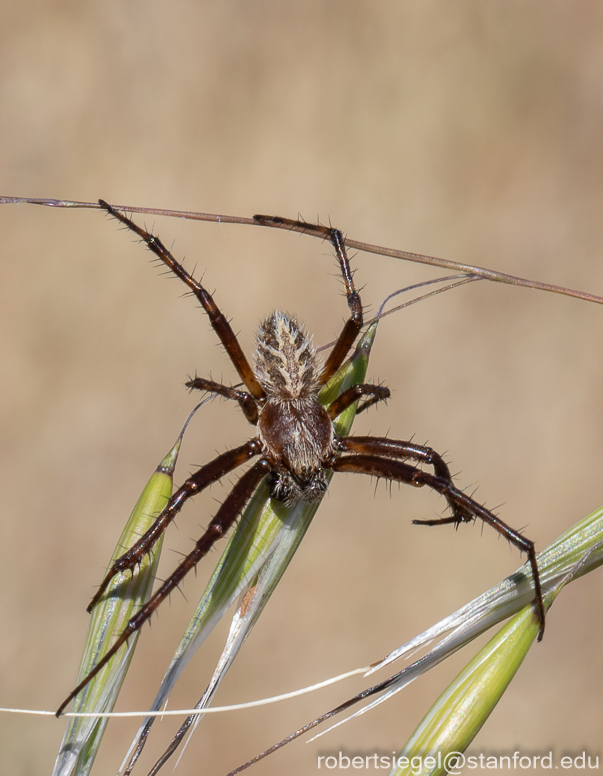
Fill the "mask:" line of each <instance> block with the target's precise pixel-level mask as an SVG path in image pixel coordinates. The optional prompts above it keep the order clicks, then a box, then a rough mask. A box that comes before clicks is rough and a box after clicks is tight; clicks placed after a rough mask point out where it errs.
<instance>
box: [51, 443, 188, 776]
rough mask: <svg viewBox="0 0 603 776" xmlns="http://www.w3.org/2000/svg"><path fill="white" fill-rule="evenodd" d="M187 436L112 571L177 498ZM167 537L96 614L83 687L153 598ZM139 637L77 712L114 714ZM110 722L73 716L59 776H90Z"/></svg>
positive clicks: (139, 509)
mask: <svg viewBox="0 0 603 776" xmlns="http://www.w3.org/2000/svg"><path fill="white" fill-rule="evenodd" d="M181 443H182V434H181V435H180V436H179V437H178V441H177V442H176V444H175V445H174V446H173V447H172V449H171V450H170V452H169V453H168V454H167V455H166V456H165V458H164V459H163V460H162V461H161V463H160V464H159V466H158V467H157V469H156V471H155V472H154V473H153V475H152V476H151V478H150V479H149V481H148V483H147V485H146V487H145V488H144V490H143V492H142V494H141V496H140V498H139V499H138V502H137V504H136V506H135V507H134V509H133V511H132V514H131V515H130V518H129V520H128V522H127V523H126V526H125V528H124V530H123V532H122V534H121V536H120V538H119V541H118V542H117V546H116V548H115V550H114V552H113V555H112V556H111V560H110V562H109V565H108V568H107V570H109V568H111V566H112V564H113V562H114V561H115V560H116V559H117V558H119V557H120V556H121V555H123V553H124V551H125V549H127V548H128V547H131V546H132V545H133V544H134V543H135V542H136V541H138V539H139V538H140V536H141V535H142V534H143V533H144V532H145V531H146V530H147V529H148V528H150V526H151V525H152V524H153V522H154V520H155V518H156V517H157V515H158V514H159V513H160V512H161V511H162V509H163V508H164V506H165V505H166V503H167V501H168V499H169V497H170V496H171V494H172V487H173V473H174V467H175V465H176V461H177V459H178V453H179V452H180V446H181ZM161 545H162V539H160V540H159V541H158V542H157V543H156V544H155V546H154V547H153V550H152V551H151V552H150V553H149V554H148V555H146V556H145V557H144V558H143V560H142V561H141V563H140V566H139V567H138V568H137V570H136V571H135V573H134V574H132V573H131V572H125V573H121V574H118V575H116V576H115V577H114V578H113V579H112V580H111V583H110V585H109V587H108V589H107V592H106V594H105V595H104V596H103V598H102V600H101V601H100V602H99V604H98V605H97V606H96V607H95V608H94V610H93V611H92V614H91V615H90V625H89V627H88V636H87V638H86V644H85V646H84V653H83V656H82V661H81V664H80V669H79V673H78V677H77V683H79V682H80V681H81V680H83V679H84V677H85V676H86V675H87V674H88V673H89V671H90V670H91V668H92V667H93V666H94V665H95V664H96V663H97V662H98V661H99V660H100V659H101V658H102V657H103V655H104V654H105V653H106V652H107V650H108V649H109V647H110V646H111V644H112V643H113V637H114V635H115V634H116V633H121V631H122V630H123V629H124V627H125V625H126V624H127V622H128V620H129V619H130V617H131V616H132V615H133V614H134V613H135V612H136V611H137V610H138V609H139V608H140V607H141V606H142V605H143V604H144V603H145V602H146V601H147V600H148V599H149V597H150V595H151V591H152V588H153V583H154V581H155V574H156V572H157V565H158V562H159V555H160V552H161ZM137 640H138V633H136V634H135V635H134V636H132V637H131V638H130V639H129V640H128V643H127V644H125V645H124V646H123V647H122V649H120V650H119V652H118V653H117V654H116V655H115V657H114V658H113V659H112V660H110V661H109V663H108V664H107V665H106V666H105V667H104V668H103V669H102V670H101V671H100V672H99V674H98V675H97V676H95V677H94V678H93V679H92V680H91V681H90V683H89V684H88V685H87V686H86V687H85V688H84V689H83V690H82V691H81V692H80V693H79V695H78V696H77V697H76V698H75V700H74V702H73V705H72V709H71V710H72V711H75V712H91V711H102V712H106V711H112V709H113V707H114V705H115V701H116V700H117V696H118V694H119V691H120V689H121V686H122V684H123V681H124V679H125V676H126V673H127V671H128V668H129V665H130V662H131V660H132V657H133V654H134V649H135V647H136V642H137ZM108 721H109V720H108V719H106V718H101V719H98V718H96V719H94V718H78V717H74V718H70V719H69V720H68V722H67V728H66V730H65V734H64V736H63V741H62V743H61V748H60V750H59V754H58V756H57V759H56V762H55V766H54V771H53V776H68V774H71V773H75V774H77V776H86V774H88V773H89V771H90V768H91V767H92V763H93V762H94V758H95V756H96V753H97V751H98V747H99V745H100V742H101V740H102V737H103V734H104V731H105V728H106V726H107V723H108Z"/></svg>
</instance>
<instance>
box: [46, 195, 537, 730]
mask: <svg viewBox="0 0 603 776" xmlns="http://www.w3.org/2000/svg"><path fill="white" fill-rule="evenodd" d="M99 204H100V206H101V207H102V208H104V209H105V210H106V211H107V212H108V213H109V214H110V215H112V216H114V217H115V218H117V219H118V220H119V221H121V223H123V224H125V226H126V227H127V228H128V229H131V230H132V231H133V232H135V233H136V234H137V235H139V237H140V238H141V239H142V240H143V241H144V242H145V243H146V245H147V247H148V248H149V249H150V250H151V251H152V252H153V253H154V254H155V255H156V256H158V257H159V258H160V259H161V261H163V262H164V263H165V264H166V265H167V266H168V267H169V269H170V270H171V271H172V272H173V273H174V274H175V275H177V276H178V277H179V278H180V279H181V280H182V281H183V282H184V283H185V284H186V285H187V286H188V287H189V289H190V290H191V291H192V293H193V294H194V295H195V296H196V297H197V299H198V300H199V302H200V303H201V306H202V307H203V309H204V310H205V312H206V313H207V314H208V316H209V320H210V322H211V325H212V327H213V329H214V331H215V332H216V334H217V335H218V337H219V338H220V341H221V342H222V345H223V346H224V348H225V350H226V352H227V353H228V356H229V357H230V360H231V361H232V363H233V365H234V367H235V369H236V370H237V372H238V374H239V376H240V378H241V380H242V382H243V384H244V386H245V388H244V389H238V388H233V387H229V386H226V385H221V384H220V383H216V382H213V381H212V380H206V379H205V378H201V377H195V379H194V380H190V381H189V382H188V383H187V386H188V387H189V388H196V389H199V390H203V391H208V392H209V393H213V394H217V395H220V396H223V397H225V398H227V399H234V400H235V401H237V402H238V403H239V406H240V407H241V409H242V411H243V413H244V415H245V417H246V418H247V420H248V421H249V422H250V423H251V424H252V425H254V426H256V428H257V433H256V435H255V436H254V437H253V439H250V440H249V441H248V442H246V443H245V444H243V445H241V446H240V447H237V448H235V449H234V450H229V451H227V452H226V453H223V454H222V455H219V456H218V457H217V458H215V459H214V460H213V461H211V462H210V463H208V464H206V465H205V466H202V467H201V468H200V469H199V470H198V471H197V472H195V473H194V474H193V475H192V476H190V477H189V478H188V479H187V480H186V482H185V483H184V484H183V485H182V486H181V487H180V488H179V489H178V490H177V491H176V493H174V495H173V496H172V497H171V498H170V500H169V501H168V503H167V505H166V507H165V509H164V510H163V511H162V512H161V514H160V515H159V516H158V517H157V519H156V521H155V523H154V524H153V526H152V527H151V528H150V529H149V530H148V531H147V532H146V533H145V534H144V535H143V536H142V537H141V538H140V540H139V541H138V542H136V544H134V545H133V546H132V547H131V548H130V549H129V550H128V551H127V552H125V553H124V554H123V555H122V556H121V557H120V558H119V559H118V560H117V561H115V563H114V564H113V566H112V568H111V569H110V570H109V572H108V573H107V575H106V577H105V579H104V580H103V582H102V583H101V586H100V587H99V589H98V591H97V593H96V595H95V596H94V598H93V599H92V601H91V602H90V605H89V606H88V611H91V610H92V609H93V607H94V606H95V605H96V604H97V603H98V601H99V600H100V599H101V598H102V596H103V594H104V592H105V591H106V589H107V586H108V584H109V582H110V581H111V579H112V578H113V577H114V576H115V575H116V574H118V573H120V572H123V571H126V570H128V569H129V570H134V569H135V568H136V566H137V565H138V564H139V563H140V561H141V559H142V558H143V557H144V556H145V555H146V554H147V553H148V552H149V551H150V550H151V548H152V547H153V545H154V544H155V542H156V541H157V540H158V538H159V537H160V536H161V534H162V533H163V532H164V531H165V529H166V527H167V526H168V525H169V523H170V522H171V521H172V520H173V519H174V518H175V517H176V515H177V514H178V512H179V511H180V510H181V509H182V507H183V505H184V503H185V502H186V501H187V500H188V499H189V498H191V497H192V496H194V495H195V494H197V493H200V492H201V491H202V490H204V489H205V488H207V487H208V486H209V485H211V484H212V483H214V482H216V481H218V480H220V479H221V478H222V477H224V476H225V475H226V474H228V473H229V472H231V471H233V470H234V469H236V468H237V467H239V466H241V464H244V463H246V462H247V461H248V460H250V459H251V458H253V457H255V456H258V455H259V456H260V459H259V460H258V461H256V462H255V463H254V464H253V465H252V466H251V468H249V469H248V470H247V471H246V472H245V473H244V474H243V475H242V476H241V478H240V479H239V481H238V482H237V483H236V484H235V486H234V487H233V488H232V490H231V491H230V493H229V495H228V496H227V497H226V499H225V501H224V503H223V504H222V505H221V507H220V508H219V509H218V511H217V513H216V515H215V517H214V518H213V519H212V521H211V522H210V524H209V526H208V528H207V530H206V531H205V533H204V534H203V536H202V537H201V538H200V539H199V541H198V542H197V543H196V544H195V547H194V549H193V550H192V552H190V553H189V554H188V555H187V556H186V557H185V558H184V559H183V560H182V561H181V563H180V565H179V566H178V567H177V568H176V570H175V571H174V572H173V574H172V575H171V576H170V577H169V578H168V579H167V580H166V581H165V582H164V583H163V584H162V585H161V587H160V588H159V589H158V590H157V591H156V592H155V594H154V595H153V596H152V597H151V598H150V599H149V600H148V601H147V603H146V604H144V605H143V606H142V607H141V609H140V610H139V611H138V612H137V613H136V614H135V615H134V616H133V617H132V618H131V619H130V620H129V621H128V624H127V625H126V627H125V629H124V630H123V631H122V633H121V634H120V635H119V637H118V638H117V640H116V642H115V643H114V644H113V646H112V647H111V649H110V650H109V651H108V652H107V653H106V654H105V655H104V656H103V658H102V659H101V660H100V661H99V662H98V663H97V665H96V666H95V667H94V668H93V669H92V670H91V671H90V673H89V674H88V675H87V676H86V677H85V679H84V680H83V681H82V682H80V684H79V685H78V686H77V687H76V688H75V689H74V690H73V692H71V694H70V695H69V697H68V698H66V699H65V701H64V702H63V703H62V704H61V706H60V708H59V710H58V711H57V716H59V715H60V714H61V713H62V712H63V710H64V709H65V707H66V706H67V704H68V703H69V702H70V701H71V700H72V699H73V698H74V697H75V696H76V695H77V694H78V693H79V692H80V690H82V689H83V688H84V687H85V686H86V685H87V684H88V682H89V681H90V680H91V679H92V677H93V676H95V675H96V674H97V673H98V672H99V671H100V670H101V668H102V667H103V666H104V665H106V663H107V662H108V661H109V660H110V659H111V658H112V657H113V656H114V655H115V653H116V652H117V651H118V650H119V649H120V647H122V646H123V644H125V642H126V641H127V639H128V638H129V637H130V636H131V635H132V634H133V633H135V632H136V631H137V630H139V628H140V627H141V626H142V625H143V623H145V622H146V621H147V620H148V619H149V617H150V616H151V615H152V614H153V612H154V611H155V609H157V607H158V606H159V605H160V604H161V603H162V602H163V601H164V600H165V598H166V597H167V596H168V595H169V594H170V593H171V592H172V590H174V589H175V588H176V587H177V586H178V585H179V584H180V582H181V581H182V579H183V578H184V577H185V576H186V575H187V574H188V572H189V571H191V569H193V568H194V567H195V566H196V565H197V563H198V562H199V561H200V560H201V558H203V557H204V556H205V555H206V554H207V553H208V552H209V550H210V549H211V548H212V546H213V545H214V543H215V542H216V541H217V540H218V539H220V538H221V537H222V536H224V535H225V534H226V533H227V532H228V531H229V529H230V528H231V527H232V526H233V524H234V523H235V521H236V520H237V518H238V517H239V515H240V513H241V511H242V510H243V508H244V507H245V505H246V503H247V501H248V500H249V499H250V498H251V496H252V495H253V493H254V492H255V490H256V488H257V487H258V486H259V484H260V483H261V481H262V480H263V479H264V478H265V477H267V478H268V483H269V487H270V495H271V496H272V498H274V499H276V500H278V501H280V502H283V503H284V504H286V505H293V504H295V503H297V502H298V501H316V500H318V499H320V498H321V497H322V495H323V494H324V492H325V490H326V488H327V482H326V479H325V470H327V469H331V470H333V471H337V472H355V473H358V474H370V475H372V476H374V477H380V478H385V479H388V480H391V481H395V482H402V483H407V484H409V485H414V486H415V487H423V486H425V485H426V486H427V487H429V488H432V489H433V490H435V491H437V492H438V493H440V494H441V495H442V496H444V498H445V499H446V501H447V502H448V506H449V507H450V509H451V512H452V515H451V516H450V517H445V518H440V519H436V520H414V521H413V522H414V523H416V524H421V525H442V524H444V523H454V524H455V525H459V524H460V523H464V522H470V521H472V520H475V519H476V518H480V519H481V520H483V521H484V522H485V523H488V524H489V525H491V526H492V527H493V528H494V529H495V530H497V531H498V532H499V533H501V534H502V535H503V536H505V537H506V538H507V539H508V540H509V541H510V542H511V543H512V544H514V545H515V546H516V547H518V548H519V549H520V550H522V551H524V552H526V553H527V554H528V558H529V562H530V565H531V568H532V576H533V580H534V591H535V599H534V605H535V609H536V614H537V616H538V619H539V622H540V631H539V636H538V638H539V640H540V639H541V638H542V635H543V632H544V621H545V614H544V604H543V600H542V591H541V585H540V576H539V573H538V566H537V563H536V553H535V549H534V542H532V541H530V540H529V539H527V538H525V537H524V536H523V535H522V534H521V533H519V532H518V531H515V530H514V529H512V528H511V527H510V526H508V525H507V524H506V523H504V522H503V521H502V520H500V519H499V518H498V517H496V515H494V514H493V513H492V512H490V511H489V510H487V509H486V508H485V507H483V506H481V505H480V504H478V503H477V502H476V501H474V500H473V499H472V498H470V497H469V496H467V495H466V494H465V493H464V492H463V491H462V490H459V489H458V488H457V487H456V486H455V485H454V484H453V482H452V478H451V475H450V471H449V469H448V466H447V465H446V463H445V462H444V460H443V458H442V457H441V456H440V455H439V454H438V453H436V452H435V451H434V450H432V449H431V448H430V447H423V446H421V445H415V444H412V443H410V442H402V441H398V440H394V439H388V438H380V437H360V436H347V437H338V436H337V434H336V433H335V430H334V426H333V421H334V420H335V418H337V416H338V415H340V414H341V413H342V412H343V411H344V410H345V409H347V408H348V407H350V406H351V405H352V404H354V402H356V401H358V400H360V399H361V398H362V397H366V398H364V400H363V402H362V403H361V404H360V406H359V407H358V412H362V411H363V410H365V409H367V408H368V407H370V406H371V405H373V404H375V403H376V402H378V401H382V400H384V399H387V398H388V397H389V395H390V392H389V390H388V389H387V388H384V387H383V386H377V385H369V384H362V385H354V386H352V387H351V388H350V389H348V390H347V391H345V392H344V393H343V394H341V395H340V396H339V397H338V398H337V399H335V400H334V401H333V402H332V403H331V404H330V405H329V406H328V407H326V408H325V407H323V406H322V405H321V404H320V403H319V401H318V393H319V390H320V388H321V387H322V386H323V385H324V384H325V383H326V382H327V381H328V380H329V379H330V378H331V377H333V375H334V374H335V372H336V371H337V370H338V369H339V367H340V366H341V365H342V363H343V361H344V359H345V358H346V356H347V354H348V352H349V350H350V348H351V347H352V345H353V344H354V342H355V340H356V338H357V337H358V334H359V333H360V330H361V328H362V323H363V317H362V304H361V301H360V296H359V294H358V292H357V291H356V289H355V287H354V281H353V277H352V272H351V269H350V263H349V260H348V257H347V254H346V250H345V242H344V238H343V235H342V233H341V232H340V231H339V230H338V229H333V228H331V227H326V226H321V225H311V224H301V223H300V222H299V221H293V220H289V219H285V218H278V217H273V216H261V215H257V216H254V220H255V221H256V222H257V223H258V224H265V225H269V224H272V225H279V226H282V227H284V228H287V227H290V228H292V229H295V230H297V231H301V230H305V231H308V232H310V233H312V234H314V235H317V236H320V237H323V238H324V239H328V240H329V241H330V242H331V243H332V245H333V247H334V248H335V252H336V255H337V259H338V261H339V265H340V268H341V273H342V276H343V281H344V285H345V293H346V297H347V303H348V307H349V308H350V313H351V315H350V317H349V319H348V320H347V322H346V323H345V324H344V327H343V329H342V331H341V333H340V335H339V338H338V340H337V342H336V343H335V345H334V347H333V349H332V350H331V352H330V354H329V355H328V357H327V359H326V361H325V363H324V364H323V363H321V361H320V360H319V359H318V358H317V355H316V351H315V349H314V346H313V344H312V340H311V338H310V337H309V336H308V335H307V334H306V332H305V331H304V330H303V328H302V327H301V326H300V325H299V323H298V322H297V321H296V320H295V319H294V318H292V317H291V316H289V315H286V314H284V313H281V312H278V311H277V312H274V313H273V314H272V315H270V316H269V317H268V318H266V320H265V321H263V323H262V324H261V325H260V328H259V331H258V335H257V342H256V353H255V368H254V369H252V367H251V366H250V364H249V362H248V361H247V358H246V357H245V354H244V353H243V351H242V349H241V347H240V345H239V343H238V341H237V338H236V336H235V334H234V332H233V330H232V328H231V327H230V324H229V323H228V321H227V320H226V318H225V317H224V315H223V314H222V312H221V311H220V310H219V308H218V307H217V305H216V303H215V302H214V300H213V298H212V296H211V294H209V293H208V291H206V290H205V288H203V286H202V285H201V284H200V283H199V282H198V281H196V280H195V279H194V278H193V277H191V275H189V273H188V272H187V271H186V270H185V269H184V267H183V266H182V265H181V264H180V263H179V262H178V261H176V259H175V258H174V257H173V256H172V254H171V253H170V251H168V250H167V248H166V247H165V246H164V245H163V243H162V242H161V240H160V239H159V238H158V237H155V236H154V235H152V234H150V233H149V232H147V231H146V230H145V229H142V228H141V227H139V226H138V225H137V224H135V223H134V222H133V221H132V220H131V219H130V218H128V217H127V216H126V215H124V214H123V213H121V212H119V211H118V210H116V209H114V208H113V207H111V205H109V204H108V203H107V202H105V201H104V200H99ZM405 460H411V461H416V462H420V463H427V464H430V465H431V466H432V467H433V474H432V473H429V472H426V471H423V470H422V469H420V468H417V467H416V466H411V465H409V464H408V463H404V461H405Z"/></svg>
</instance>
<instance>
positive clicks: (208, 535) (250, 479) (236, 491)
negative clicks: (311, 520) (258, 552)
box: [56, 458, 272, 717]
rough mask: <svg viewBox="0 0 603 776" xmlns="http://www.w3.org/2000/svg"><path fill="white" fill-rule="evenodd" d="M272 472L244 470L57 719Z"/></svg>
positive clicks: (266, 466)
mask: <svg viewBox="0 0 603 776" xmlns="http://www.w3.org/2000/svg"><path fill="white" fill-rule="evenodd" d="M271 469H272V464H271V463H270V462H269V461H267V460H266V459H265V458H261V459H260V460H259V461H257V462H256V463H254V465H253V466H252V467H251V469H249V470H248V471H246V472H245V474H243V476H242V477H241V479H240V480H239V481H238V482H237V483H236V485H235V486H234V487H233V489H232V490H231V491H230V493H229V494H228V496H227V497H226V500H225V501H224V503H223V504H222V506H221V507H220V509H218V511H217V513H216V515H215V517H214V518H213V520H212V521H211V523H210V524H209V526H208V527H207V530H206V531H205V533H204V534H203V536H202V537H201V538H200V539H199V541H198V542H197V543H196V544H195V547H194V549H193V550H192V551H191V552H190V553H189V554H188V555H187V556H186V557H185V558H184V560H183V561H182V562H181V563H180V565H179V566H178V567H177V568H176V570H175V571H174V573H173V574H172V575H171V576H170V577H168V579H166V581H165V582H164V583H163V585H161V587H160V588H159V590H157V592H156V593H154V595H153V596H152V597H151V598H149V600H148V601H147V602H146V604H145V605H144V606H142V607H141V608H140V609H139V610H138V612H137V613H136V614H135V615H134V616H133V617H131V618H130V619H129V620H128V624H127V625H126V627H125V628H124V630H123V631H122V632H121V633H120V635H119V636H118V638H117V641H116V642H115V643H114V644H113V646H112V647H111V649H109V651H108V652H107V653H106V654H105V655H104V656H103V657H102V659H101V660H99V662H98V663H97V664H96V665H95V666H94V668H93V669H92V670H91V671H90V673H89V674H88V676H86V678H85V679H83V680H82V681H81V682H80V683H79V684H78V686H77V687H76V688H75V689H74V690H73V691H72V692H71V693H70V694H69V696H68V697H67V698H65V700H64V701H63V703H61V705H60V706H59V708H58V710H57V713H56V716H57V717H60V716H61V714H62V713H63V711H64V710H65V707H66V706H67V705H68V704H69V703H70V702H71V701H72V700H73V699H74V698H75V696H76V695H77V694H78V693H79V692H80V691H81V690H83V689H84V687H85V686H86V685H87V684H88V682H89V681H90V680H91V679H92V678H93V677H95V676H96V674H98V672H99V671H100V670H101V669H102V668H103V667H104V666H105V665H106V664H107V663H108V662H109V660H111V658H112V657H113V656H114V655H115V653H116V652H117V651H118V650H119V649H120V648H121V647H122V646H123V645H124V644H125V643H126V641H127V640H128V639H129V638H130V636H132V635H133V634H134V633H136V631H138V630H139V629H140V628H141V627H142V626H143V625H144V623H145V622H146V621H147V620H148V619H149V617H150V616H151V615H152V614H153V612H154V611H155V609H157V607H158V606H159V605H160V604H161V603H162V602H163V601H165V599H166V598H167V597H168V595H169V594H170V593H171V592H172V590H174V589H175V588H176V587H178V585H179V584H180V582H182V580H183V579H184V577H185V576H186V575H187V574H188V572H189V571H192V569H194V568H195V566H196V565H197V563H199V561H200V560H201V559H202V558H203V557H204V556H205V555H207V553H208V552H209V551H210V549H211V548H212V547H213V545H214V544H215V542H217V541H218V539H221V538H222V536H224V534H225V533H227V531H229V530H230V528H231V527H232V525H233V524H234V522H235V521H236V519H237V517H238V516H239V514H240V513H241V511H242V510H243V507H244V506H245V504H246V503H247V502H248V501H249V499H250V498H251V496H252V495H253V493H254V491H255V490H256V488H257V487H258V485H259V484H260V482H261V481H262V480H263V479H264V477H265V476H266V474H268V472H269V471H270V470H271Z"/></svg>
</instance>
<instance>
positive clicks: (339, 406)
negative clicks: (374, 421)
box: [327, 383, 391, 420]
mask: <svg viewBox="0 0 603 776" xmlns="http://www.w3.org/2000/svg"><path fill="white" fill-rule="evenodd" d="M361 396H368V397H369V398H368V399H367V400H366V401H364V402H363V403H362V404H361V405H360V406H359V407H358V409H357V410H356V415H358V414H359V413H360V412H364V410H367V409H368V408H369V407H372V406H373V404H376V403H377V402H378V401H385V399H389V397H390V396H391V392H390V390H389V388H385V387H384V386H382V385H370V384H369V383H362V384H361V385H353V386H352V387H351V388H348V390H347V391H344V392H343V393H342V394H341V396H338V397H337V398H336V399H335V400H334V401H332V402H331V403H330V404H329V406H328V407H327V412H328V414H329V417H330V418H331V420H335V418H336V417H337V416H338V415H341V413H342V412H343V411H344V410H347V408H348V407H351V406H352V404H353V403H354V402H355V401H357V400H358V399H360V397H361Z"/></svg>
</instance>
